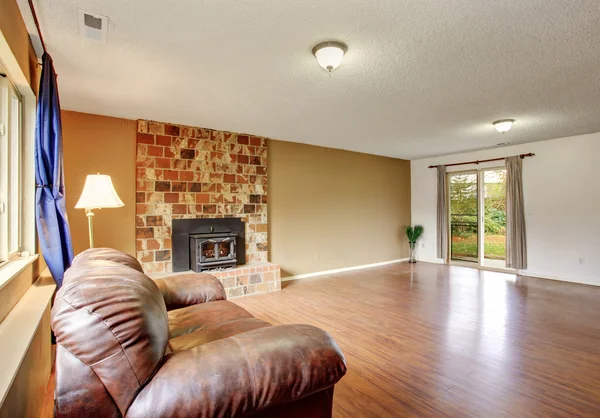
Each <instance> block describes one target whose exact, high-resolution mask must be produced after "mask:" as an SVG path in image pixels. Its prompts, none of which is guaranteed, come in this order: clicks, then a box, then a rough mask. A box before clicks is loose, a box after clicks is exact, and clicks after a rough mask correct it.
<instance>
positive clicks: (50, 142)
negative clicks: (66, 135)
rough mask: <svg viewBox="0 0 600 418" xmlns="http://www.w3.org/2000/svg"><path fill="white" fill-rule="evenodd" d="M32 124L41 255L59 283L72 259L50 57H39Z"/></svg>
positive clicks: (59, 123)
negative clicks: (33, 126)
mask: <svg viewBox="0 0 600 418" xmlns="http://www.w3.org/2000/svg"><path fill="white" fill-rule="evenodd" d="M42 63H43V69H42V78H41V80H40V89H39V92H38V103H37V120H36V127H35V181H36V184H37V188H36V193H35V201H36V209H35V214H36V221H37V231H38V238H39V241H40V247H41V250H42V255H43V256H44V260H46V264H47V265H48V268H49V269H50V272H51V273H52V277H54V281H56V284H57V285H58V287H60V286H61V284H62V280H63V276H64V274H65V270H66V269H67V268H69V266H70V265H71V261H72V260H73V244H72V243H71V232H70V230H69V220H68V219H67V207H66V200H65V179H64V173H63V154H62V124H61V120H60V102H59V99H58V86H57V84H56V73H55V72H54V64H53V62H52V58H51V57H50V55H48V54H47V53H44V56H43V57H42Z"/></svg>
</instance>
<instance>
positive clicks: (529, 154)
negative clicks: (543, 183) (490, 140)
mask: <svg viewBox="0 0 600 418" xmlns="http://www.w3.org/2000/svg"><path fill="white" fill-rule="evenodd" d="M533 156H535V154H534V153H533V152H530V153H527V154H521V155H519V157H521V158H525V157H533ZM504 159H506V157H502V158H490V159H489V160H475V161H466V162H464V163H454V164H440V165H445V166H446V167H452V166H454V165H467V164H481V163H488V162H490V161H501V160H504ZM436 167H437V165H430V166H429V168H436Z"/></svg>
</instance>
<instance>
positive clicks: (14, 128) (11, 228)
mask: <svg viewBox="0 0 600 418" xmlns="http://www.w3.org/2000/svg"><path fill="white" fill-rule="evenodd" d="M0 72H1V69H0ZM21 122H22V100H21V96H20V95H19V93H18V92H17V90H16V89H15V87H14V86H13V85H12V84H11V83H10V81H9V80H8V78H7V77H6V76H4V75H2V76H0V263H4V262H6V261H8V260H11V259H13V258H15V257H16V256H17V254H18V252H19V248H20V246H21V242H20V241H21V219H20V214H21V207H20V206H21Z"/></svg>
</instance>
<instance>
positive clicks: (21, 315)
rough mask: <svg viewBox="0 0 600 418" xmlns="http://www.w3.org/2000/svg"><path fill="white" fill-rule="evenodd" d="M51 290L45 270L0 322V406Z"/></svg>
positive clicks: (50, 282) (29, 342)
mask: <svg viewBox="0 0 600 418" xmlns="http://www.w3.org/2000/svg"><path fill="white" fill-rule="evenodd" d="M27 258H31V257H27ZM33 258H34V259H35V258H37V257H33ZM30 262H31V261H30ZM55 289H56V285H55V283H54V280H52V276H50V272H49V271H48V269H46V270H45V271H44V273H42V275H41V276H40V277H39V279H38V280H37V281H36V282H35V283H34V284H33V285H32V286H31V287H30V288H29V290H27V292H25V294H24V295H23V296H22V297H21V300H20V301H19V302H18V303H17V304H16V305H15V307H14V308H13V309H12V310H11V311H10V313H9V314H8V316H7V317H6V318H4V321H2V323H0V341H2V344H1V345H0V405H2V403H3V402H4V400H5V398H6V395H7V394H8V392H9V390H10V388H11V386H12V383H13V381H14V379H15V377H16V375H17V373H18V372H19V368H20V367H21V364H22V362H23V359H24V358H25V355H26V354H27V351H28V350H29V347H30V345H31V342H32V340H33V337H34V336H35V334H36V330H38V328H39V326H40V324H41V323H42V321H43V320H44V314H45V313H46V312H48V311H49V309H50V302H51V300H52V295H53V294H54V290H55ZM44 326H48V324H47V323H45V324H44ZM48 372H49V370H48Z"/></svg>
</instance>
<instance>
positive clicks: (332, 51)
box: [312, 41, 348, 72]
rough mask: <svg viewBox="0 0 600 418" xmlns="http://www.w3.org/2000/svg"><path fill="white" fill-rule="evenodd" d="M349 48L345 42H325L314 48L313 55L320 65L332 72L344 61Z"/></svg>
mask: <svg viewBox="0 0 600 418" xmlns="http://www.w3.org/2000/svg"><path fill="white" fill-rule="evenodd" d="M347 51H348V46H347V45H346V44H345V43H343V42H338V41H325V42H320V43H318V44H316V45H315V46H313V49H312V53H313V55H314V56H315V58H316V59H317V61H318V62H319V65H320V66H321V67H323V68H325V69H326V70H327V71H329V72H331V71H333V70H334V69H336V68H337V67H338V66H339V65H340V64H341V63H342V59H344V54H346V52H347Z"/></svg>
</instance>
